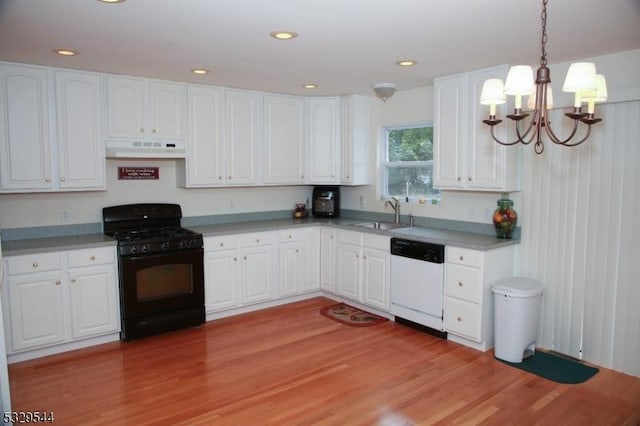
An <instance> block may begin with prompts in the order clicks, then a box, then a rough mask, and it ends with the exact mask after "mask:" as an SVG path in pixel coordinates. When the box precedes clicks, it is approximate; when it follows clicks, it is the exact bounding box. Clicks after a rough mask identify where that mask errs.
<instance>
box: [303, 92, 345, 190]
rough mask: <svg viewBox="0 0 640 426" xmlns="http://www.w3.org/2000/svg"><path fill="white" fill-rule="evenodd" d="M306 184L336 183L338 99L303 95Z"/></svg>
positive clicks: (338, 137)
mask: <svg viewBox="0 0 640 426" xmlns="http://www.w3.org/2000/svg"><path fill="white" fill-rule="evenodd" d="M306 101H307V135H308V136H307V140H308V143H309V155H308V164H309V167H308V175H309V178H308V183H311V184H326V183H339V182H340V173H339V171H340V169H339V167H340V98H332V97H327V98H307V100H306Z"/></svg>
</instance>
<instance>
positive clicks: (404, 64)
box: [396, 59, 418, 67]
mask: <svg viewBox="0 0 640 426" xmlns="http://www.w3.org/2000/svg"><path fill="white" fill-rule="evenodd" d="M417 63H418V61H412V60H410V59H405V60H402V61H396V64H397V65H400V66H401V67H412V66H414V65H415V64H417Z"/></svg>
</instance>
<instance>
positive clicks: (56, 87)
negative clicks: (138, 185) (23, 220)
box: [0, 65, 105, 192]
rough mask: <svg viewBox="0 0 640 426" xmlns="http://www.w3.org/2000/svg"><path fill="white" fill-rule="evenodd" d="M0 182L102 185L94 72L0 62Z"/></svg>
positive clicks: (10, 188)
mask: <svg viewBox="0 0 640 426" xmlns="http://www.w3.org/2000/svg"><path fill="white" fill-rule="evenodd" d="M0 76H1V83H0V84H1V87H0V157H1V160H0V161H2V164H1V166H2V167H1V172H0V187H1V189H2V191H5V192H36V191H71V190H102V189H105V160H104V138H103V136H102V129H103V125H102V115H103V104H104V102H103V94H102V80H101V77H100V76H99V75H98V74H92V73H83V72H73V71H58V70H55V71H54V70H48V69H45V68H38V67H28V66H12V65H0Z"/></svg>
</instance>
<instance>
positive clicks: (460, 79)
mask: <svg viewBox="0 0 640 426" xmlns="http://www.w3.org/2000/svg"><path fill="white" fill-rule="evenodd" d="M506 72H507V66H506V65H504V66H499V67H494V68H487V69H482V70H478V71H473V72H470V73H464V74H457V75H453V76H448V77H442V78H437V79H435V80H434V186H435V187H437V188H439V189H445V190H450V189H452V190H455V189H462V190H476V191H495V192H509V191H517V190H519V189H520V182H519V174H518V169H519V156H520V147H517V146H516V147H505V146H502V145H499V144H498V143H496V142H495V141H494V140H493V138H492V137H491V128H490V127H489V126H487V125H486V124H484V123H482V120H483V119H484V118H487V117H488V114H489V113H488V107H487V106H485V105H480V93H481V91H482V84H483V82H484V81H485V80H486V79H488V78H502V79H504V78H505V77H506ZM505 110H506V106H505V105H501V106H498V112H497V114H498V115H499V116H502V117H504V116H505ZM509 124H510V123H503V124H501V125H499V126H498V127H497V128H496V136H497V137H498V138H499V139H500V140H506V138H507V133H506V131H505V129H506V126H507V125H509Z"/></svg>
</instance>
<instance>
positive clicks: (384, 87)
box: [372, 83, 396, 102]
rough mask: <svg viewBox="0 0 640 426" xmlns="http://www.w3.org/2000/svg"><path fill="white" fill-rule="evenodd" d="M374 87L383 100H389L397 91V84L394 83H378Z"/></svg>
mask: <svg viewBox="0 0 640 426" xmlns="http://www.w3.org/2000/svg"><path fill="white" fill-rule="evenodd" d="M372 87H373V91H374V92H375V94H376V96H377V97H379V98H380V99H382V101H383V102H387V99H389V98H390V97H392V96H393V94H394V93H396V85H395V84H393V83H376V84H374V85H373V86H372Z"/></svg>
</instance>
